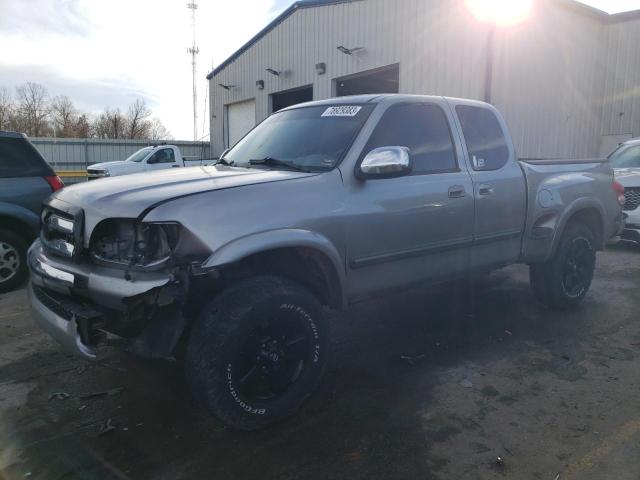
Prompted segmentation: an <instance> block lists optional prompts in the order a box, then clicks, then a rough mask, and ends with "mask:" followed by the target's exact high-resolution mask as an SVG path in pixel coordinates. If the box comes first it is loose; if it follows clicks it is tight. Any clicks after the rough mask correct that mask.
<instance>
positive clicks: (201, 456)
mask: <svg viewBox="0 0 640 480" xmlns="http://www.w3.org/2000/svg"><path fill="white" fill-rule="evenodd" d="M516 273H517V275H515V276H514V275H512V274H507V273H503V272H497V273H494V274H493V275H491V276H490V277H489V276H488V277H485V278H480V279H477V280H475V281H474V282H471V283H469V282H467V283H463V284H451V285H447V286H443V287H440V288H438V289H437V290H433V291H430V292H428V293H425V292H424V291H412V292H408V293H404V294H399V295H395V296H393V297H389V298H385V299H384V300H378V301H375V302H371V303H367V304H362V305H359V306H357V307H353V308H351V309H350V310H348V311H346V312H343V313H340V314H335V315H334V318H333V319H332V324H333V338H334V342H333V345H334V347H333V350H334V351H333V356H332V361H331V363H330V366H329V368H328V371H327V374H326V376H325V379H324V382H323V384H322V385H321V387H320V388H319V390H318V392H316V394H315V395H314V396H313V397H312V398H310V399H309V401H308V402H307V403H306V405H305V406H304V407H303V409H302V410H301V411H300V412H299V413H298V414H296V415H295V416H294V417H293V418H291V419H288V420H286V421H284V422H282V423H280V424H278V425H275V426H273V427H271V428H269V429H267V430H264V431H260V432H254V433H243V432H235V431H231V430H228V429H226V428H225V427H224V426H223V425H222V424H220V423H219V422H218V421H217V420H215V419H213V418H210V417H208V416H207V415H206V413H204V412H202V411H200V410H199V409H197V408H195V407H194V405H193V402H192V400H191V399H190V398H189V396H188V395H187V394H186V393H185V392H186V387H185V385H184V382H183V380H182V371H181V367H180V366H179V365H175V364H166V363H156V362H139V361H135V360H133V359H131V358H129V357H128V356H126V355H124V354H122V353H119V352H115V351H114V352H111V353H110V354H109V355H108V356H107V358H106V359H105V360H104V361H103V362H101V363H99V364H94V365H88V364H85V363H84V362H81V361H79V360H76V359H74V358H71V357H68V356H66V355H63V354H60V353H58V351H57V350H55V348H56V347H54V346H52V347H51V348H52V349H51V350H47V351H45V352H42V353H39V354H35V355H34V356H28V357H24V358H23V359H22V360H20V361H18V362H15V363H12V364H9V365H5V366H4V367H1V368H0V382H12V383H16V382H22V383H27V384H29V385H31V387H29V388H30V390H29V393H28V396H27V401H26V407H25V406H19V405H16V406H15V407H14V408H10V409H8V410H5V415H4V418H3V419H2V422H1V423H0V424H1V425H2V426H3V430H4V432H3V434H2V437H4V440H3V443H5V444H6V445H5V446H6V447H7V448H11V449H12V450H13V451H14V452H15V453H16V455H15V456H16V458H19V459H21V460H20V461H16V462H15V463H13V464H12V465H13V466H12V467H11V468H12V469H13V470H15V471H14V472H13V473H15V474H16V475H18V474H19V475H18V476H20V477H21V476H22V475H24V474H25V473H27V472H33V473H34V474H35V473H40V474H42V477H41V478H54V477H55V478H57V477H58V476H64V475H67V476H70V477H75V476H86V475H89V474H90V475H91V478H110V477H119V478H152V477H153V478H214V477H215V478H254V477H257V476H260V477H261V478H298V477H304V478H323V479H326V478H346V477H349V478H372V477H375V478H389V477H394V478H404V477H412V476H413V478H415V474H416V473H420V475H421V476H422V477H425V476H426V477H427V478H429V474H430V472H431V471H432V470H433V469H436V470H437V468H438V465H437V461H436V460H434V459H432V458H429V455H428V450H429V444H430V442H431V441H433V440H437V439H436V438H432V437H433V436H437V435H438V434H439V433H438V432H428V431H425V430H424V429H423V428H422V425H421V422H420V421H419V419H418V418H417V417H418V412H419V411H420V410H421V409H422V408H423V407H424V405H425V404H428V403H429V400H430V395H431V390H432V387H433V385H434V384H435V383H437V382H438V380H437V378H435V377H436V375H435V374H434V372H436V371H437V370H438V369H443V368H446V367H448V366H455V365H460V364H463V363H465V362H485V361H488V360H489V359H490V358H492V357H500V356H506V355H508V353H509V351H510V350H513V349H517V348H519V347H518V344H522V342H536V343H541V344H547V345H549V348H553V345H559V344H562V345H563V347H562V348H565V349H566V348H567V342H571V341H575V337H576V336H577V335H576V334H577V332H579V331H580V329H581V328H582V327H581V321H582V320H581V319H580V313H579V311H577V312H571V313H563V314H558V313H555V312H549V311H547V310H545V309H544V308H543V307H542V306H540V305H538V304H537V303H536V302H535V300H534V299H533V296H532V294H531V293H530V291H529V286H528V283H527V282H526V275H524V274H523V273H522V271H521V270H518V271H517V272H516ZM588 303H589V302H587V304H588ZM583 308H588V307H583ZM567 316H570V317H573V318H571V319H570V320H571V321H568V320H567ZM571 339H574V340H571ZM487 346H489V347H490V348H486V347H487ZM52 365H55V369H52ZM34 368H35V369H36V371H35V372H34ZM38 370H41V372H40V373H38ZM47 371H52V372H53V371H55V372H59V373H55V374H47V373H46V372H47ZM43 372H44V373H43ZM118 387H124V390H123V391H122V392H121V393H118V394H115V395H113V396H110V395H105V396H101V397H98V398H95V399H90V400H88V399H82V398H81V397H82V395H83V394H86V393H87V392H92V391H97V392H99V391H106V390H109V389H113V388H118ZM61 391H64V392H65V393H67V394H68V395H69V398H66V399H63V400H59V399H56V398H53V399H51V395H52V393H55V392H61ZM109 426H113V427H114V428H113V429H111V430H109V431H107V432H105V431H104V430H105V427H106V428H107V429H108V427H109ZM440 433H441V432H440ZM248 459H250V461H249V460H248ZM8 473H11V470H8ZM50 474H54V475H50ZM32 478H38V476H37V475H36V476H33V477H32Z"/></svg>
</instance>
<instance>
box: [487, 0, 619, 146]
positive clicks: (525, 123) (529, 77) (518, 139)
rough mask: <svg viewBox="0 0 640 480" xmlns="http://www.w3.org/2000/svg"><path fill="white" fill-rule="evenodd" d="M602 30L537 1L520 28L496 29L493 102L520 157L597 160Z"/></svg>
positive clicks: (586, 18) (588, 18)
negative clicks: (594, 158)
mask: <svg viewBox="0 0 640 480" xmlns="http://www.w3.org/2000/svg"><path fill="white" fill-rule="evenodd" d="M605 28H606V25H605V24H603V23H602V21H600V20H599V19H597V18H594V17H591V16H587V15H583V14H578V13H576V12H575V11H573V10H570V9H568V8H563V7H560V6H558V5H556V4H550V3H545V2H537V3H536V4H535V8H534V10H533V12H532V16H531V18H529V19H528V20H527V21H526V22H524V23H522V24H521V25H519V26H517V27H513V28H508V29H500V28H498V29H496V35H497V36H496V43H495V73H494V76H493V79H494V82H493V86H492V91H493V95H492V99H491V103H493V104H494V105H495V106H496V107H497V108H498V109H499V110H500V111H501V112H502V114H503V115H504V116H505V119H506V120H507V124H508V125H509V128H510V130H511V134H512V136H513V139H514V142H515V144H516V146H517V148H518V152H519V154H520V156H521V157H530V158H554V157H556V158H557V157H574V158H576V157H590V156H597V153H598V147H599V143H600V119H601V117H602V101H601V99H602V91H603V85H604V75H603V72H602V69H601V68H600V67H599V62H600V59H602V58H603V56H604V53H605V50H606V47H605V41H606V38H605V31H604V29H605Z"/></svg>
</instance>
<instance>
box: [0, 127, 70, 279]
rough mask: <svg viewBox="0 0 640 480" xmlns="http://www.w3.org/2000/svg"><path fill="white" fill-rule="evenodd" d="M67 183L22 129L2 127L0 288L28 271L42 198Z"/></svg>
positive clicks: (0, 136) (0, 145)
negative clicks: (31, 246) (15, 130)
mask: <svg viewBox="0 0 640 480" xmlns="http://www.w3.org/2000/svg"><path fill="white" fill-rule="evenodd" d="M62 187H64V184H63V183H62V180H60V178H59V177H58V176H57V175H56V174H55V172H54V171H53V170H52V169H51V167H50V166H49V165H48V164H47V162H46V161H45V159H44V158H43V157H42V155H40V152H38V150H36V148H35V147H34V146H33V145H32V144H31V142H29V140H28V139H27V137H26V136H25V135H23V134H21V133H16V132H4V131H0V292H7V291H9V290H12V289H13V288H15V287H16V286H18V285H20V284H21V283H22V282H23V281H24V279H25V277H26V275H27V271H28V270H27V262H26V254H27V248H28V247H29V245H30V244H31V242H32V241H33V240H34V239H35V238H36V236H37V235H38V231H39V228H40V209H41V206H42V202H43V201H44V200H45V199H46V198H47V197H48V196H49V195H51V193H52V192H55V191H56V190H59V189H61V188H62Z"/></svg>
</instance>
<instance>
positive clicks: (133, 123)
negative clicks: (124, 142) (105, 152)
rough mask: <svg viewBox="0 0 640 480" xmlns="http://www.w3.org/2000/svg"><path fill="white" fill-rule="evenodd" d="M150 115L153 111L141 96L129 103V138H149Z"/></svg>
mask: <svg viewBox="0 0 640 480" xmlns="http://www.w3.org/2000/svg"><path fill="white" fill-rule="evenodd" d="M150 115H151V111H150V110H149V109H148V108H147V104H146V102H145V101H144V100H143V99H141V98H138V99H137V100H136V101H135V102H133V103H132V104H131V105H129V110H128V111H127V128H126V129H127V138H148V137H149V127H150V123H149V120H148V118H149V116H150Z"/></svg>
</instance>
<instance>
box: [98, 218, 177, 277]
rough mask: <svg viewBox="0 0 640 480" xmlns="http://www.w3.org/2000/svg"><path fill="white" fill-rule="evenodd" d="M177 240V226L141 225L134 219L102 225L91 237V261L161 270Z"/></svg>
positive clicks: (108, 221) (119, 220) (164, 224)
mask: <svg viewBox="0 0 640 480" xmlns="http://www.w3.org/2000/svg"><path fill="white" fill-rule="evenodd" d="M179 239H180V225H179V224H177V223H142V222H139V221H137V220H136V219H133V218H124V219H108V220H104V221H102V222H101V223H100V224H98V226H97V227H96V228H95V230H94V231H93V234H92V235H91V244H90V250H91V257H92V258H93V259H94V260H95V261H96V262H98V263H104V264H109V265H119V266H122V267H125V268H136V267H137V268H144V269H156V268H162V267H164V266H165V265H166V264H167V263H168V262H169V260H170V259H171V254H172V252H173V250H174V249H175V247H176V245H177V244H178V241H179Z"/></svg>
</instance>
